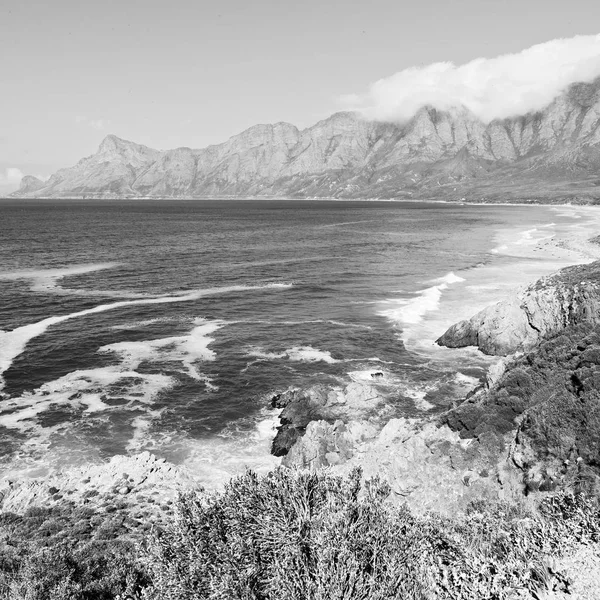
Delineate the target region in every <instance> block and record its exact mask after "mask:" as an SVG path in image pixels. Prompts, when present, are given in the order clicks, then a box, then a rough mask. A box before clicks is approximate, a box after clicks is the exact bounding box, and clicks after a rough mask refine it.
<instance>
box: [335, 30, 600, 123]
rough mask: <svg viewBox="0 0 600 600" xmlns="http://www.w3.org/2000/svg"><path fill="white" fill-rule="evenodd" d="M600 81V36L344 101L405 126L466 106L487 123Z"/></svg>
mask: <svg viewBox="0 0 600 600" xmlns="http://www.w3.org/2000/svg"><path fill="white" fill-rule="evenodd" d="M598 76H600V34H598V35H585V36H584V35H581V36H576V37H573V38H568V39H556V40H552V41H549V42H546V43H543V44H537V45H535V46H531V48H527V49H526V50H523V51H521V52H518V53H516V54H504V55H501V56H498V57H496V58H477V59H475V60H472V61H470V62H468V63H465V64H463V65H458V66H457V65H454V64H453V63H449V62H439V63H434V64H431V65H428V66H425V67H411V68H409V69H404V70H403V71H399V72H398V73H395V74H394V75H391V76H390V77H386V78H384V79H380V80H379V81H376V82H375V83H373V84H371V86H370V87H369V89H368V91H367V92H366V93H364V94H358V95H350V96H345V97H344V98H342V101H343V102H344V104H346V105H347V106H348V107H349V108H353V109H357V110H360V111H361V112H362V113H363V114H364V115H365V116H367V117H369V118H372V119H376V120H381V121H397V122H403V121H406V120H408V119H410V117H412V116H413V115H414V114H415V112H417V110H419V108H421V107H422V106H425V105H431V106H434V107H435V108H439V109H442V110H448V109H450V108H452V107H455V106H466V107H467V108H468V109H469V110H471V111H472V112H473V113H474V114H475V115H476V116H477V117H479V118H480V119H482V120H483V121H485V122H490V121H492V120H494V119H498V118H499V119H502V118H506V117H512V116H515V115H522V114H526V113H528V112H530V111H537V110H541V109H542V108H544V107H545V106H547V105H548V104H549V103H550V102H551V101H552V100H553V99H554V98H555V97H556V96H557V95H558V94H560V93H561V92H562V91H563V90H564V89H565V88H566V87H567V86H568V85H569V84H571V83H574V82H582V81H583V82H590V81H593V80H594V79H595V78H596V77H598Z"/></svg>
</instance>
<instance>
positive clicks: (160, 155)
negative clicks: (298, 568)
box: [15, 79, 600, 202]
mask: <svg viewBox="0 0 600 600" xmlns="http://www.w3.org/2000/svg"><path fill="white" fill-rule="evenodd" d="M599 90H600V79H599V80H597V81H595V82H593V83H581V84H574V85H572V86H571V87H569V88H568V89H567V90H565V91H564V93H562V94H561V95H560V96H559V97H557V98H556V99H555V100H554V102H552V103H551V104H550V105H549V106H547V107H546V108H545V109H544V110H542V111H540V112H536V113H529V114H526V115H521V116H518V117H514V118H510V119H503V120H496V121H492V122H491V123H484V122H482V121H480V120H478V119H477V118H476V117H475V116H474V115H473V114H472V113H470V112H469V111H468V110H467V109H466V108H464V107H457V108H454V109H451V110H448V111H441V110H437V109H435V108H432V107H428V106H425V107H423V108H421V109H420V110H419V111H418V112H417V113H416V114H415V115H414V116H413V118H412V119H410V120H409V121H408V122H407V123H403V124H397V123H381V122H374V121H368V120H365V119H363V118H361V116H360V115H358V114H356V113H351V112H342V113H336V114H334V115H332V116H331V117H329V118H327V119H324V120H323V121H320V122H319V123H317V124H315V125H313V126H312V127H309V128H307V129H304V130H299V129H298V128H296V127H295V126H294V125H291V124H289V123H276V124H274V125H256V126H254V127H251V128H250V129H248V130H246V131H244V132H242V133H240V134H239V135H236V136H234V137H232V138H230V139H229V140H228V141H226V142H224V143H223V144H218V145H214V146H209V147H207V148H204V149H199V150H196V149H190V148H177V149H175V150H168V151H162V152H161V151H157V150H152V149H151V148H147V147H145V146H141V145H139V144H134V143H133V142H128V141H125V140H122V139H119V138H117V137H116V136H108V137H107V138H106V139H105V140H104V141H103V142H102V144H101V145H100V148H99V149H98V152H97V153H96V154H94V155H92V156H90V157H88V158H84V159H82V160H81V161H80V162H79V163H78V164H77V165H75V166H74V167H72V168H69V169H62V170H60V171H58V172H57V173H55V174H54V175H53V176H52V177H51V178H50V180H49V181H47V182H46V183H44V184H43V186H41V187H39V186H38V184H37V183H36V184H35V186H32V185H31V182H29V183H28V181H25V180H24V183H23V185H22V188H21V189H20V190H19V191H18V192H16V193H15V195H16V196H20V197H40V198H61V197H93V198H105V197H160V198H164V197H185V198H206V197H209V198H210V197H220V196H234V197H235V196H284V197H302V198H305V197H338V198H361V197H362V198H364V197H367V198H407V199H412V198H414V199H419V198H426V199H431V198H443V199H447V200H448V199H449V200H461V199H465V200H477V201H482V200H483V201H508V200H519V201H553V200H560V201H561V202H564V201H565V200H571V201H582V202H590V201H594V200H597V199H600V179H599V177H598V170H599V168H600V91H599Z"/></svg>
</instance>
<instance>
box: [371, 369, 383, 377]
mask: <svg viewBox="0 0 600 600" xmlns="http://www.w3.org/2000/svg"><path fill="white" fill-rule="evenodd" d="M382 377H383V373H382V372H381V371H375V373H371V378H372V379H381V378H382Z"/></svg>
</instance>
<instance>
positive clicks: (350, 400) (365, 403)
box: [271, 382, 385, 462]
mask: <svg viewBox="0 0 600 600" xmlns="http://www.w3.org/2000/svg"><path fill="white" fill-rule="evenodd" d="M384 402H385V398H384V397H383V396H382V395H381V394H379V392H378V391H377V389H376V388H375V387H373V386H370V385H367V384H363V383H358V382H354V383H351V384H350V385H348V386H346V388H344V389H341V388H333V389H332V388H328V387H326V386H323V385H316V386H313V387H310V388H308V389H304V390H296V389H290V390H286V391H285V392H283V393H281V394H277V395H276V396H274V397H273V399H272V401H271V405H272V406H273V408H282V409H283V410H282V411H281V413H280V415H279V421H280V426H279V427H278V428H277V435H276V436H275V439H274V440H273V444H272V447H271V454H273V455H274V456H285V455H286V454H287V453H288V452H289V450H290V448H292V447H293V446H294V445H295V444H296V442H297V441H298V440H299V439H300V438H301V437H302V436H303V435H304V434H305V432H306V430H307V427H308V426H309V425H310V424H311V423H313V422H317V421H326V422H330V423H333V422H335V421H336V420H337V419H340V418H343V419H345V420H357V419H365V418H368V417H369V416H373V415H375V414H377V412H378V409H380V408H381V406H382V404H383V403H384ZM284 462H285V461H284Z"/></svg>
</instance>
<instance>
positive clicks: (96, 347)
mask: <svg viewBox="0 0 600 600" xmlns="http://www.w3.org/2000/svg"><path fill="white" fill-rule="evenodd" d="M598 222H599V218H598V214H597V212H596V211H595V210H594V209H584V208H580V209H579V208H572V207H561V208H551V207H530V206H472V205H471V206H469V205H464V206H463V205H451V204H440V203H393V202H366V201H365V202H334V201H290V200H281V201H278V200H265V201H258V200H239V201H226V200H214V201H213V200H206V201H179V200H164V201H156V200H143V201H141V200H140V201H131V200H123V201H85V202H82V201H56V200H52V201H23V200H19V201H16V200H12V201H11V200H4V201H0V441H1V444H0V477H15V476H35V475H41V474H44V473H45V472H47V471H48V470H50V469H58V468H65V467H67V466H69V465H75V464H83V463H89V462H100V461H103V460H106V459H107V458H108V457H110V456H112V455H114V454H127V453H135V452H139V451H142V450H149V451H151V452H154V453H155V454H157V455H158V456H162V457H165V458H167V459H168V460H171V461H173V462H175V463H178V464H185V465H186V466H188V467H189V468H190V469H191V470H192V471H193V473H194V474H195V475H196V477H197V478H198V480H199V481H200V482H201V483H203V484H204V485H206V486H208V487H214V486H218V485H220V484H222V483H223V482H224V481H226V480H227V479H228V478H229V477H231V476H232V475H233V474H236V473H239V472H242V471H243V470H244V469H245V468H247V467H250V468H254V469H256V470H259V471H261V470H265V469H269V468H272V467H273V466H275V465H276V464H277V462H278V459H275V458H274V457H271V456H270V455H269V446H270V442H271V440H272V438H273V435H274V432H275V430H274V427H275V426H276V424H277V411H275V410H274V409H272V408H271V405H270V398H271V397H272V396H273V395H274V394H276V393H278V392H281V391H283V390H285V389H287V388H289V387H296V388H301V387H308V386H311V385H315V384H324V385H328V386H333V387H344V386H345V385H347V384H348V383H350V382H352V381H361V382H365V383H374V382H375V380H374V378H373V374H375V373H381V374H382V376H377V377H376V383H377V385H378V389H379V391H380V393H381V394H383V395H385V397H386V398H387V404H386V415H385V416H386V418H389V417H392V416H402V415H408V416H416V415H420V414H424V413H426V412H431V411H436V410H443V409H444V408H445V407H447V406H451V405H452V403H453V402H456V401H458V400H459V399H460V398H461V397H463V396H464V394H465V393H466V392H467V391H468V390H469V389H470V388H472V387H473V386H474V385H476V384H477V382H478V380H479V379H480V378H481V377H482V376H483V375H484V372H485V369H486V367H487V366H488V365H489V358H486V357H484V356H483V355H481V354H480V353H478V352H477V351H475V350H473V349H467V350H449V349H443V348H439V347H437V346H435V344H434V341H435V339H436V338H437V337H438V336H439V335H441V334H442V333H443V332H444V330H445V328H446V327H448V326H449V325H450V324H452V323H453V322H454V321H456V320H457V319H460V318H465V317H468V316H470V315H471V314H473V312H474V311H476V310H478V309H479V308H482V307H483V306H485V305H486V304H489V303H490V302H494V301H497V300H499V299H500V298H502V297H503V296H504V295H505V294H507V293H509V292H511V291H514V290H515V289H517V288H518V286H520V285H524V284H526V283H528V282H530V281H533V280H534V279H536V278H537V277H539V276H540V275H543V274H545V273H549V272H552V271H554V270H556V269H557V268H559V267H562V266H566V265H567V264H572V263H575V262H585V261H588V260H591V259H592V258H593V251H591V250H589V248H588V249H587V250H586V249H582V248H581V247H580V246H577V245H575V246H573V247H569V240H572V239H574V237H575V238H577V239H579V240H583V239H585V238H586V237H591V236H592V235H594V234H597V233H598V231H597V230H598Z"/></svg>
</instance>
